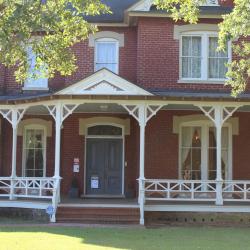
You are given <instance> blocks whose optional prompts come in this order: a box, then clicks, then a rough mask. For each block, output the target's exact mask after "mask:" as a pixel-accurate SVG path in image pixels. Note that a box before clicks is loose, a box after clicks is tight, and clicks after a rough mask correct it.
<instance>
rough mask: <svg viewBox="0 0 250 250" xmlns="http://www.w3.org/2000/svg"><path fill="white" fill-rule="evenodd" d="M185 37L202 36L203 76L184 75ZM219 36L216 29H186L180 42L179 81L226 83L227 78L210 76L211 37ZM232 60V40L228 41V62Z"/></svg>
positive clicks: (181, 35)
mask: <svg viewBox="0 0 250 250" xmlns="http://www.w3.org/2000/svg"><path fill="white" fill-rule="evenodd" d="M183 37H201V77H200V78H187V77H182V58H183V56H182V41H183ZM210 37H218V32H216V31H186V32H182V33H181V34H180V42H179V81H178V82H180V83H183V82H192V83H203V82H205V83H219V84H224V82H225V80H226V79H227V78H226V77H225V78H209V38H210ZM231 61H232V46H231V41H228V62H231Z"/></svg>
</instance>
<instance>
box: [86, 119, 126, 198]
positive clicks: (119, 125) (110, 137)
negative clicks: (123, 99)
mask: <svg viewBox="0 0 250 250" xmlns="http://www.w3.org/2000/svg"><path fill="white" fill-rule="evenodd" d="M98 125H110V126H115V127H119V128H121V129H122V135H121V136H89V135H88V133H87V131H88V128H90V127H93V126H98ZM85 129H86V131H85V139H84V177H83V178H84V187H83V190H84V196H85V195H88V194H87V193H86V191H87V174H86V172H87V161H86V160H87V139H91V138H92V139H93V138H96V139H122V147H123V149H122V193H121V196H124V195H125V133H124V130H125V128H124V126H123V125H121V124H117V123H109V122H101V123H99V122H97V123H90V124H88V125H87V126H86V128H85ZM104 195H105V194H104ZM88 196H91V195H88ZM93 196H96V195H93ZM102 196H103V195H100V197H102ZM105 196H106V195H105ZM110 197H112V195H110Z"/></svg>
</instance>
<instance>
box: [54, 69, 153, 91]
mask: <svg viewBox="0 0 250 250" xmlns="http://www.w3.org/2000/svg"><path fill="white" fill-rule="evenodd" d="M56 94H57V95H152V94H151V93H150V92H148V91H146V90H144V89H142V88H140V87H139V86H137V85H135V84H133V83H131V82H129V81H127V80H125V79H124V78H122V77H120V76H118V75H116V74H114V73H113V72H111V71H109V70H107V69H101V70H99V71H97V72H95V73H94V74H93V75H91V76H89V77H87V78H85V79H83V80H81V81H80V82H77V83H75V84H72V85H71V86H69V87H67V88H65V89H63V90H61V91H59V92H57V93H56Z"/></svg>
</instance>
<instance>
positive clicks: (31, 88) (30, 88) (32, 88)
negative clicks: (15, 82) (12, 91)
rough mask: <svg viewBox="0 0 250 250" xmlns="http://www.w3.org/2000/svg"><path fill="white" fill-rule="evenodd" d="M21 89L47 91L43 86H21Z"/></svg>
mask: <svg viewBox="0 0 250 250" xmlns="http://www.w3.org/2000/svg"><path fill="white" fill-rule="evenodd" d="M22 90H23V91H48V90H49V88H48V87H46V88H45V87H44V88H41V87H23V88H22Z"/></svg>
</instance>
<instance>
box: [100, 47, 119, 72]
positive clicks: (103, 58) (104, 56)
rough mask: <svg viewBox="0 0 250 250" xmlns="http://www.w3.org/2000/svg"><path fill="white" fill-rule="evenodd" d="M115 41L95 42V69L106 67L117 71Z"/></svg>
mask: <svg viewBox="0 0 250 250" xmlns="http://www.w3.org/2000/svg"><path fill="white" fill-rule="evenodd" d="M116 46H117V45H116V43H115V42H97V44H96V50H97V51H96V70H99V69H102V68H107V69H109V70H111V71H113V72H115V73H117V54H116V53H117V52H116Z"/></svg>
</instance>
